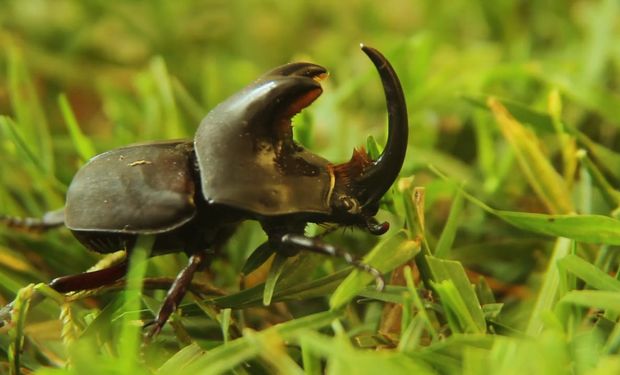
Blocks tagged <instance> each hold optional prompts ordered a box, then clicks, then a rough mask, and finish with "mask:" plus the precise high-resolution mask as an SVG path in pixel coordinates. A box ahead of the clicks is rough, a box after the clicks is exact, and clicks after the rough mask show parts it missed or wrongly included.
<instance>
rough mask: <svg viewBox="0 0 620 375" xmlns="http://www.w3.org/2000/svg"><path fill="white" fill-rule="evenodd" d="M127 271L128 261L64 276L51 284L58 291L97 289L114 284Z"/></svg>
mask: <svg viewBox="0 0 620 375" xmlns="http://www.w3.org/2000/svg"><path fill="white" fill-rule="evenodd" d="M126 273H127V261H126V260H124V261H122V262H121V263H118V264H116V265H113V266H111V267H108V268H104V269H101V270H97V271H91V272H84V273H79V274H77V275H70V276H63V277H59V278H56V279H54V280H52V282H50V283H49V286H50V287H51V288H52V289H54V290H55V291H57V292H60V293H69V292H79V291H82V290H89V289H97V288H99V287H102V286H105V285H109V284H112V283H113V282H115V281H116V280H118V279H120V278H122V277H123V276H125V274H126Z"/></svg>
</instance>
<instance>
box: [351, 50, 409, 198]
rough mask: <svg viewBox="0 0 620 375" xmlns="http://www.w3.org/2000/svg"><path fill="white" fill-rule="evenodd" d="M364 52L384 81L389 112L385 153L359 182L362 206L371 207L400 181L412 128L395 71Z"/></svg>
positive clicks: (377, 54) (373, 53) (379, 57)
mask: <svg viewBox="0 0 620 375" xmlns="http://www.w3.org/2000/svg"><path fill="white" fill-rule="evenodd" d="M362 51H364V53H366V55H367V56H368V57H369V58H370V60H371V61H372V62H373V64H374V65H375V67H376V69H377V71H378V73H379V76H380V77H381V82H382V84H383V90H384V92H385V99H386V102H387V108H388V139H387V143H386V145H385V149H384V150H383V153H382V154H381V155H380V156H379V158H378V159H377V160H375V161H374V162H372V163H371V164H370V165H369V166H368V167H367V168H365V169H364V172H363V174H362V175H360V176H359V177H358V178H357V179H356V184H357V185H358V186H360V187H363V189H364V191H363V193H362V196H361V199H360V203H362V204H363V205H368V204H370V203H375V202H377V201H378V200H379V199H381V197H382V196H383V195H384V194H385V193H386V192H387V191H388V190H389V188H390V186H392V184H393V183H394V181H395V180H396V177H398V173H399V172H400V169H401V168H402V166H403V161H404V160H405V153H406V151H407V137H408V134H409V128H408V120H407V106H406V103H405V96H404V94H403V89H402V87H401V84H400V81H399V80H398V76H397V75H396V72H395V71H394V68H392V65H390V63H389V62H388V60H387V59H386V58H385V57H384V56H383V55H382V54H381V53H380V52H379V51H377V50H376V49H374V48H371V47H367V46H364V45H362Z"/></svg>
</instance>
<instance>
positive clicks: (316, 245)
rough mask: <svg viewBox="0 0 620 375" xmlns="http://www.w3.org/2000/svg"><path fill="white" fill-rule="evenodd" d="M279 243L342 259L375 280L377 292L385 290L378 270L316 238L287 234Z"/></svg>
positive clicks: (383, 281)
mask: <svg viewBox="0 0 620 375" xmlns="http://www.w3.org/2000/svg"><path fill="white" fill-rule="evenodd" d="M280 242H281V243H282V244H284V245H288V246H294V247H297V248H301V249H302V250H306V251H311V252H313V253H318V254H323V255H329V256H332V257H335V258H341V259H344V261H345V262H346V263H347V264H349V265H351V266H353V267H355V268H357V269H358V270H360V271H364V272H366V273H369V274H370V275H372V276H373V277H374V278H375V285H376V287H377V290H378V291H383V289H384V288H385V280H384V279H383V275H382V274H381V272H380V271H379V270H378V269H376V268H374V267H373V266H371V265H369V264H366V263H364V262H362V261H361V260H359V259H357V258H355V257H354V256H353V255H351V253H349V252H346V251H343V250H340V249H338V248H337V247H335V246H333V245H330V244H328V243H326V242H323V241H321V240H320V239H318V238H310V237H306V236H303V235H300V234H292V233H288V234H285V235H283V236H282V237H281V239H280Z"/></svg>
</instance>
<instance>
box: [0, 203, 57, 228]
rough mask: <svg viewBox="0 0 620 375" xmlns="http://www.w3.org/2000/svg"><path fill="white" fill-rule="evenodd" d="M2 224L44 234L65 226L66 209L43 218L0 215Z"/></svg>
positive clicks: (48, 213) (50, 213) (46, 214)
mask: <svg viewBox="0 0 620 375" xmlns="http://www.w3.org/2000/svg"><path fill="white" fill-rule="evenodd" d="M0 223H2V224H4V225H6V226H7V227H9V228H14V229H18V230H23V231H27V232H44V231H46V230H50V229H53V228H57V227H60V226H63V225H64V224H65V211H64V208H63V209H60V210H56V211H50V212H47V213H45V215H43V217H42V218H34V217H15V216H7V215H0Z"/></svg>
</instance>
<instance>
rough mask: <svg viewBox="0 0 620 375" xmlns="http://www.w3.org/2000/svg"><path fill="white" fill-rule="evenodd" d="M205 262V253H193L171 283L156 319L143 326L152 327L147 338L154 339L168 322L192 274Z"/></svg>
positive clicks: (189, 282)
mask: <svg viewBox="0 0 620 375" xmlns="http://www.w3.org/2000/svg"><path fill="white" fill-rule="evenodd" d="M206 261H207V253H206V252H204V251H201V252H198V253H195V254H193V255H192V256H190V257H189V262H188V264H187V266H186V267H185V268H183V270H181V272H179V274H178V275H177V277H176V279H175V280H174V282H173V283H172V286H171V287H170V289H169V290H168V294H167V295H166V299H164V303H163V304H162V306H161V308H160V309H159V312H158V313H157V317H156V318H155V320H154V321H152V322H149V323H147V324H146V325H145V327H146V326H151V325H152V327H151V329H150V330H149V332H148V333H147V338H152V337H155V336H157V334H158V333H159V332H160V331H161V329H162V328H163V326H164V324H166V321H168V318H170V315H172V313H173V312H174V311H175V310H176V309H177V307H178V306H179V303H181V300H182V299H183V297H184V296H185V292H187V288H188V287H189V285H190V284H191V282H192V279H193V278H194V274H195V273H196V271H197V270H198V269H200V268H201V266H202V265H204V264H205V262H206Z"/></svg>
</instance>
